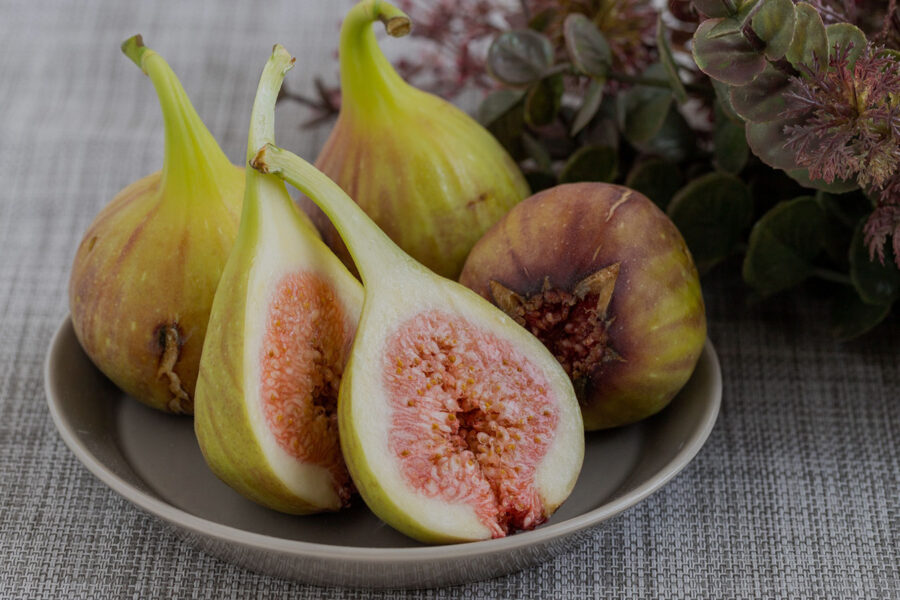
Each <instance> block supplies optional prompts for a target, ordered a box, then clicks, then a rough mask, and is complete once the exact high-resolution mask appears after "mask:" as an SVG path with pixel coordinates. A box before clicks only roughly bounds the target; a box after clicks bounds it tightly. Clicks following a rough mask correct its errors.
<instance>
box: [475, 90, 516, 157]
mask: <svg viewBox="0 0 900 600" xmlns="http://www.w3.org/2000/svg"><path fill="white" fill-rule="evenodd" d="M489 98H490V97H489ZM486 101H487V100H486ZM496 102H497V103H498V104H500V103H501V99H498V100H496ZM480 112H481V111H479V113H480ZM492 112H494V107H486V108H485V109H484V113H485V115H486V116H487V115H490V114H491V113H492ZM485 127H486V128H487V130H488V131H490V132H491V134H492V135H493V136H494V137H495V138H497V141H498V142H500V145H501V146H503V147H504V148H505V149H506V151H507V152H509V154H510V155H511V156H512V157H513V158H514V159H516V160H520V159H521V158H522V157H523V148H522V132H524V131H525V111H524V102H521V101H519V102H516V103H515V104H513V105H512V107H511V108H509V109H508V110H506V112H503V113H500V114H499V116H496V117H493V119H492V120H491V121H490V122H489V123H488V124H487V125H486V126H485Z"/></svg>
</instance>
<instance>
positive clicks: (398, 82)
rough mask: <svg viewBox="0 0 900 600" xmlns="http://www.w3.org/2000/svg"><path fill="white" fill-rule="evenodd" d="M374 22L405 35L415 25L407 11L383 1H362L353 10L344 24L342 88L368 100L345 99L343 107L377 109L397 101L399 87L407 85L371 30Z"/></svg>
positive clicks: (350, 93)
mask: <svg viewBox="0 0 900 600" xmlns="http://www.w3.org/2000/svg"><path fill="white" fill-rule="evenodd" d="M375 21H380V22H381V23H382V24H384V27H385V30H386V31H387V32H388V34H389V35H391V36H393V37H402V36H404V35H406V34H408V33H409V31H410V29H411V28H412V22H411V21H410V19H409V17H408V16H407V15H406V13H404V12H403V11H402V10H400V9H399V8H397V7H396V6H394V5H393V4H390V3H389V2H385V1H384V0H362V2H359V3H358V4H356V6H354V7H353V8H352V9H350V11H349V12H348V13H347V16H346V17H345V18H344V22H343V24H342V25H341V41H340V48H339V55H340V56H339V59H340V68H341V89H342V93H343V94H344V95H345V97H348V98H349V97H355V98H360V99H363V98H364V99H365V102H352V103H351V102H342V103H341V108H342V110H344V109H345V108H346V107H351V106H352V107H355V109H356V110H357V111H366V112H372V111H375V110H376V109H377V108H379V107H380V106H382V105H383V104H385V103H394V102H396V97H395V96H396V90H397V89H398V88H403V87H405V86H406V85H407V84H406V82H404V81H403V78H401V77H400V75H398V74H397V72H396V71H395V70H394V67H392V66H391V63H390V62H388V60H387V58H385V56H384V54H383V53H382V52H381V49H380V48H379V47H378V42H377V41H376V39H375V32H374V31H373V30H372V23H374V22H375Z"/></svg>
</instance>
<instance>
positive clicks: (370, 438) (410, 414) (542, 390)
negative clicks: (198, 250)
mask: <svg viewBox="0 0 900 600" xmlns="http://www.w3.org/2000/svg"><path fill="white" fill-rule="evenodd" d="M251 164H252V165H253V166H254V167H256V168H257V169H260V170H262V171H263V172H267V173H275V174H278V175H280V176H282V177H284V178H285V179H286V180H287V181H288V182H289V183H291V184H293V185H295V186H296V187H298V188H299V189H300V190H301V191H302V192H303V193H305V194H306V195H307V196H308V197H309V198H311V199H312V200H313V201H314V202H316V203H317V204H318V205H319V207H320V208H322V210H323V211H324V212H325V214H327V215H328V218H329V219H331V221H332V223H334V225H335V227H336V228H337V230H338V232H339V233H340V235H341V237H342V238H343V240H344V242H345V243H346V244H347V247H348V248H349V250H350V253H351V255H352V256H353V260H354V261H355V263H356V266H357V268H358V269H359V272H360V274H361V276H362V278H363V284H364V287H365V301H364V303H363V310H362V315H361V317H360V322H359V327H358V330H357V335H356V339H355V340H354V342H353V349H352V351H351V355H350V360H349V363H348V365H347V368H346V371H345V373H344V379H343V381H342V383H341V389H340V399H339V402H338V415H339V418H338V423H339V427H340V433H341V447H342V449H343V452H344V458H345V460H346V461H347V466H348V467H349V469H350V474H351V475H352V477H353V481H354V483H355V484H356V487H357V488H358V489H359V492H360V494H361V495H362V497H363V499H364V500H365V501H366V504H368V506H369V508H371V509H372V511H373V512H375V514H377V515H378V516H379V517H380V518H382V519H383V520H384V521H386V522H387V523H388V524H390V525H391V526H393V527H395V528H396V529H398V530H400V531H402V532H403V533H405V534H407V535H409V536H411V537H414V538H416V539H419V540H422V541H426V542H462V541H469V540H479V539H486V538H492V537H502V536H504V535H506V534H507V533H510V532H512V531H514V530H517V529H531V528H533V527H535V526H537V525H538V524H540V523H542V522H543V521H544V520H546V519H547V517H548V516H549V515H550V514H551V513H552V512H553V511H554V510H555V509H556V508H557V507H558V506H559V505H560V504H561V503H562V502H563V500H565V499H566V497H567V496H568V495H569V493H570V492H571V490H572V488H573V486H574V485H575V481H576V479H577V477H578V473H579V471H580V469H581V464H582V459H583V456H584V432H583V425H582V421H581V415H580V411H579V408H578V403H577V400H576V398H575V393H574V390H573V389H572V385H571V383H570V381H569V379H568V377H567V376H566V374H565V372H564V371H563V370H562V368H561V367H560V365H559V363H557V362H556V359H554V357H553V356H552V355H551V354H550V353H549V352H547V350H546V348H544V347H543V346H542V345H541V343H540V342H539V341H538V340H537V339H536V338H535V337H534V336H532V335H531V334H529V333H528V332H527V331H525V330H524V329H522V328H521V327H519V326H518V325H516V324H515V323H514V322H513V321H512V320H511V319H509V317H507V316H506V315H505V314H503V312H501V311H500V310H498V309H497V308H495V307H494V306H493V305H491V304H490V303H489V302H487V301H486V300H484V299H483V298H481V297H479V296H478V295H477V294H475V293H473V292H472V291H471V290H468V289H466V288H465V287H463V286H461V285H459V284H458V283H456V282H453V281H450V280H448V279H444V278H443V277H440V276H438V275H436V274H434V273H432V272H431V271H429V270H428V269H426V268H425V267H424V266H422V265H421V264H419V263H418V262H416V261H415V260H413V259H412V258H410V257H409V256H408V255H406V254H405V253H404V252H403V251H402V250H401V249H400V248H399V247H398V246H397V245H396V244H394V243H393V242H392V241H391V240H390V239H389V238H388V237H387V236H386V235H385V234H384V232H382V231H381V230H380V229H378V227H377V226H376V225H375V223H374V222H372V220H371V219H369V217H367V216H366V215H365V213H364V212H363V211H362V210H361V209H360V208H359V207H358V206H357V205H356V204H355V203H354V202H353V201H352V200H351V199H350V198H349V197H348V196H347V195H346V194H345V193H344V192H343V191H341V189H340V188H339V187H338V186H337V185H336V184H335V183H333V182H332V181H331V180H329V179H328V178H327V177H326V176H325V175H323V174H322V173H320V172H319V171H317V170H316V169H315V168H314V167H313V166H311V165H309V164H308V163H307V162H305V161H304V160H302V159H301V158H299V157H297V156H295V155H293V154H291V153H289V152H287V151H284V150H280V149H278V148H276V147H274V146H271V145H269V146H266V147H265V148H263V149H262V150H261V151H260V153H259V154H258V155H257V157H256V159H255V160H254V161H253V162H252V163H251Z"/></svg>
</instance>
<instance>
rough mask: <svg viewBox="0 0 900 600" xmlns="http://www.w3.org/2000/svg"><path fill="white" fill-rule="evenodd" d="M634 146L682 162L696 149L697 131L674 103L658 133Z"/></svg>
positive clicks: (651, 153) (644, 151)
mask: <svg viewBox="0 0 900 600" xmlns="http://www.w3.org/2000/svg"><path fill="white" fill-rule="evenodd" d="M634 146H635V148H637V149H638V150H640V151H641V152H643V153H644V154H650V155H656V156H659V157H661V158H664V159H666V160H669V161H672V162H682V161H684V160H687V159H688V158H690V157H691V156H692V155H693V154H694V152H695V151H696V149H697V133H696V132H695V131H694V130H693V129H691V126H690V125H688V122H687V121H686V120H685V118H684V117H683V116H682V115H681V113H680V112H678V109H677V108H676V107H675V105H674V104H672V105H670V106H669V112H668V113H667V114H666V118H665V120H664V121H663V124H662V127H660V128H659V131H657V132H656V135H654V136H653V137H652V138H650V139H649V140H648V141H646V142H644V143H640V144H635V145H634Z"/></svg>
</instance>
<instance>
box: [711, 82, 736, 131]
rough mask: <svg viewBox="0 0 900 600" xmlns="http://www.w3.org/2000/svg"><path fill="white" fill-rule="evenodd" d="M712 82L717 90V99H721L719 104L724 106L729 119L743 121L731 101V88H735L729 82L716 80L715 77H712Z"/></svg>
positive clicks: (723, 108)
mask: <svg viewBox="0 0 900 600" xmlns="http://www.w3.org/2000/svg"><path fill="white" fill-rule="evenodd" d="M709 81H710V83H712V86H713V89H714V90H715V91H716V99H717V100H718V101H719V104H720V105H721V106H722V110H723V111H725V114H726V115H727V116H728V118H729V119H731V120H732V121H734V122H736V123H743V122H744V119H742V118H741V116H740V115H739V114H737V112H736V111H735V110H734V106H733V105H732V103H731V90H732V89H734V88H732V87H731V86H730V85H728V84H727V83H722V82H721V81H716V80H715V79H710V80H709Z"/></svg>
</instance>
